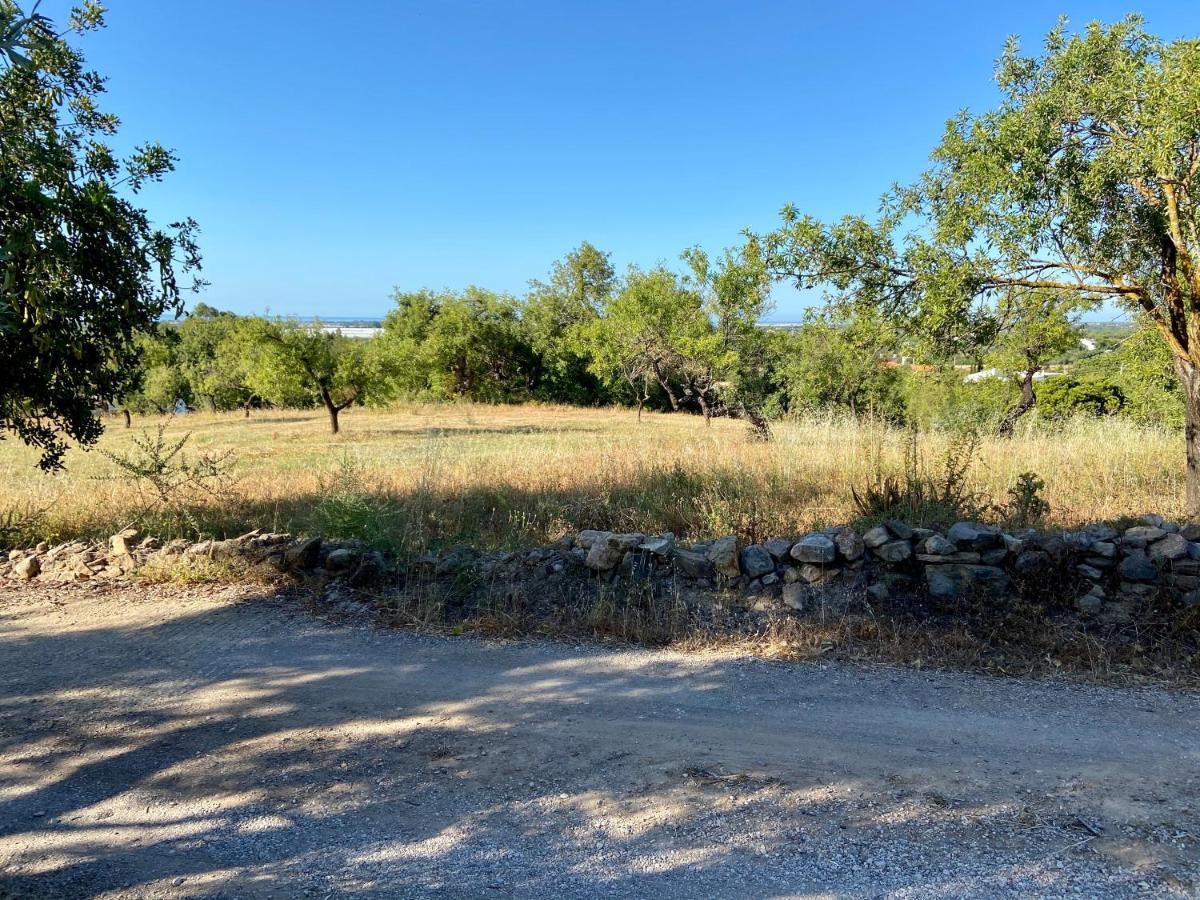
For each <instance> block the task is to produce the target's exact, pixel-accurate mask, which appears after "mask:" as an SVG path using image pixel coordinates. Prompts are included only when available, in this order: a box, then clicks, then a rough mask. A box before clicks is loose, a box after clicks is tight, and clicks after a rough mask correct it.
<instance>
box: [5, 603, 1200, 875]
mask: <svg viewBox="0 0 1200 900" xmlns="http://www.w3.org/2000/svg"><path fill="white" fill-rule="evenodd" d="M0 591H7V593H0V897H9V896H12V897H71V898H76V897H105V898H118V897H121V898H133V897H137V898H143V897H145V898H150V897H155V898H157V897H230V898H233V897H237V898H242V897H249V898H258V897H281V898H282V897H289V898H290V897H304V896H312V897H319V898H325V897H355V898H359V897H362V898H367V897H408V896H413V897H430V898H435V897H497V898H503V897H532V896H552V897H555V898H573V897H597V896H604V897H639V898H641V897H704V898H722V897H792V896H822V897H824V896H845V897H881V896H886V897H921V898H928V897H1001V896H1030V895H1038V896H1080V897H1117V896H1196V895H1197V892H1198V891H1200V698H1197V697H1196V696H1194V695H1186V694H1172V693H1168V692H1165V691H1159V690H1150V689H1121V690H1116V689H1107V688H1095V687H1081V686H1078V685H1070V684H1065V683H1063V684H1060V683H1044V682H1043V683H1033V682H1024V681H1017V680H999V679H989V678H984V677H975V676H969V675H961V674H942V673H929V672H915V671H898V670H867V669H860V668H854V667H849V666H842V665H793V664H773V663H769V662H764V661H760V660H753V659H744V658H737V657H734V656H731V655H689V654H680V653H668V652H647V651H641V650H629V649H625V648H613V647H607V646H596V645H592V646H575V645H572V644H562V643H549V642H533V641H531V642H521V643H498V642H488V641H482V640H477V639H474V638H437V637H426V636H419V635H413V634H409V633H403V632H397V631H388V630H380V629H376V628H373V627H372V626H371V624H370V622H369V621H367V620H366V619H365V618H362V617H355V616H346V615H341V616H340V617H339V618H335V617H334V616H333V615H332V614H331V615H323V614H321V613H320V612H319V611H313V610H311V609H309V608H308V607H306V606H305V604H304V603H302V602H301V601H299V600H298V599H296V598H294V597H289V596H288V595H287V594H280V593H276V592H274V591H273V590H271V589H268V588H264V587H262V586H258V587H255V586H235V587H195V586H193V587H184V586H179V587H147V586H139V585H129V584H125V585H120V584H110V585H89V584H86V583H84V584H78V585H61V586H30V587H24V588H21V589H19V590H18V589H15V588H0Z"/></svg>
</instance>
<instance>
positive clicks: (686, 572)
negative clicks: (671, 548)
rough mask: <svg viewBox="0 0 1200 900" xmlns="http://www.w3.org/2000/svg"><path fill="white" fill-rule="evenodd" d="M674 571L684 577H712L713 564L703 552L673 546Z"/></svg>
mask: <svg viewBox="0 0 1200 900" xmlns="http://www.w3.org/2000/svg"><path fill="white" fill-rule="evenodd" d="M674 559H675V571H676V573H678V574H679V575H681V576H682V577H684V578H696V579H699V578H712V576H713V564H712V563H711V562H709V560H708V557H706V556H705V555H704V554H703V553H696V552H694V551H692V550H684V549H682V548H679V547H676V548H675V554H674Z"/></svg>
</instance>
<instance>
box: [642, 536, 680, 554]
mask: <svg viewBox="0 0 1200 900" xmlns="http://www.w3.org/2000/svg"><path fill="white" fill-rule="evenodd" d="M638 549H639V550H644V551H646V552H647V553H653V554H654V555H655V556H661V557H664V558H665V557H669V556H670V555H671V551H673V550H674V549H675V535H673V534H671V533H670V532H669V531H668V532H667V533H666V534H656V535H655V536H654V537H648V538H645V539H643V540H642V542H641V543H640V544H638Z"/></svg>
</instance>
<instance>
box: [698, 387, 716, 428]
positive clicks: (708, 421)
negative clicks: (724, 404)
mask: <svg viewBox="0 0 1200 900" xmlns="http://www.w3.org/2000/svg"><path fill="white" fill-rule="evenodd" d="M696 400H697V401H698V402H699V403H700V412H702V413H704V426H705V427H706V428H707V427H708V426H710V425H712V407H711V406H709V405H708V401H707V400H705V399H704V395H703V394H697V395H696Z"/></svg>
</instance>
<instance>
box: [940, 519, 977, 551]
mask: <svg viewBox="0 0 1200 900" xmlns="http://www.w3.org/2000/svg"><path fill="white" fill-rule="evenodd" d="M978 536H979V526H977V525H976V524H975V523H974V522H955V523H954V524H953V525H951V526H950V530H949V531H948V532H947V533H946V537H947V538H948V539H949V540H951V541H953V542H954V543H955V545H957V546H960V547H961V546H969V545H970V544H973V543H974V542H975V538H977V537H978Z"/></svg>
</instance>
